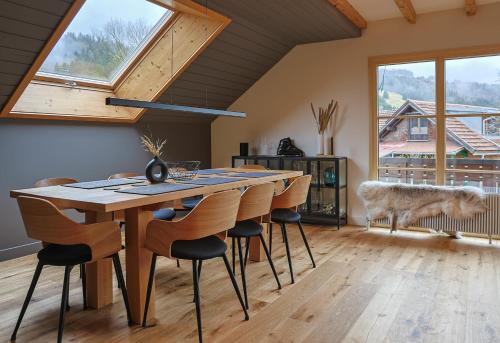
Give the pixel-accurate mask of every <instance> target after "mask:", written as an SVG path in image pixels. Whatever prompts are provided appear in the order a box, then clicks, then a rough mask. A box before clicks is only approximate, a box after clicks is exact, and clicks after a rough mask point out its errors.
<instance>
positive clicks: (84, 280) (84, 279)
mask: <svg viewBox="0 0 500 343" xmlns="http://www.w3.org/2000/svg"><path fill="white" fill-rule="evenodd" d="M80 272H81V273H82V293H83V309H84V310H86V309H87V308H88V305H87V270H86V269H85V265H84V264H80Z"/></svg>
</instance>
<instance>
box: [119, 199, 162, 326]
mask: <svg viewBox="0 0 500 343" xmlns="http://www.w3.org/2000/svg"><path fill="white" fill-rule="evenodd" d="M152 219H153V213H152V212H151V211H145V210H143V209H142V208H131V209H127V210H126V211H125V247H126V249H125V254H126V268H127V278H126V279H127V281H126V282H127V292H128V298H129V303H130V311H131V315H132V321H133V322H134V323H136V324H141V322H142V316H143V314H144V304H145V302H146V290H147V286H148V278H149V269H150V266H151V255H152V254H151V252H150V251H149V250H147V249H145V248H144V241H145V240H146V227H147V225H148V223H149V222H150V221H151V220H152ZM154 318H155V286H154V284H153V289H152V292H151V300H150V303H149V310H148V324H150V325H151V324H153V323H154V321H155V320H154Z"/></svg>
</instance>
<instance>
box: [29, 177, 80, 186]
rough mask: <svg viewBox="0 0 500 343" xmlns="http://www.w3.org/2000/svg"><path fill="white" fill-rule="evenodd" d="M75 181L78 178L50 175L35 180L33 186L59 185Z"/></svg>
mask: <svg viewBox="0 0 500 343" xmlns="http://www.w3.org/2000/svg"><path fill="white" fill-rule="evenodd" d="M75 182H78V180H76V179H72V178H69V177H52V178H48V179H42V180H38V181H37V182H35V187H37V188H38V187H48V186H59V185H66V184H68V183H75Z"/></svg>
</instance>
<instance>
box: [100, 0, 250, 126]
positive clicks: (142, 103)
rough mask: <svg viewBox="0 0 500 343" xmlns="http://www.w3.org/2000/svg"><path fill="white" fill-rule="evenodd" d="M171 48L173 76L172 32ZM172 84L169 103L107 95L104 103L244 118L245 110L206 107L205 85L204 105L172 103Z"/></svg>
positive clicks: (206, 25)
mask: <svg viewBox="0 0 500 343" xmlns="http://www.w3.org/2000/svg"><path fill="white" fill-rule="evenodd" d="M205 18H206V23H205V42H206V41H207V40H208V0H206V1H205ZM171 36H172V49H171V53H172V55H171V59H170V70H171V76H172V77H173V76H174V35H173V33H172V35H171ZM173 88H174V87H173V84H172V86H171V89H170V102H171V103H170V104H165V103H159V102H152V101H144V100H133V99H121V98H114V97H109V98H106V105H110V106H122V107H134V108H143V109H156V110H163V111H174V112H183V113H194V114H205V115H213V116H229V117H240V118H245V117H246V113H245V112H235V111H227V110H218V109H213V108H209V107H208V87H207V86H205V107H194V106H184V105H174V103H173V102H174V101H173V99H174V89H173Z"/></svg>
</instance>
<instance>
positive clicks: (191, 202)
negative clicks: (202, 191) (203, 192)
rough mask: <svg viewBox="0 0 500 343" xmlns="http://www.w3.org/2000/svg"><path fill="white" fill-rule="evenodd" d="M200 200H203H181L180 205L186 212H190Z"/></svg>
mask: <svg viewBox="0 0 500 343" xmlns="http://www.w3.org/2000/svg"><path fill="white" fill-rule="evenodd" d="M201 199H203V197H192V198H185V199H182V200H181V204H182V207H184V208H185V209H186V210H192V209H193V208H195V207H196V205H198V203H199V202H200V201H201Z"/></svg>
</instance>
